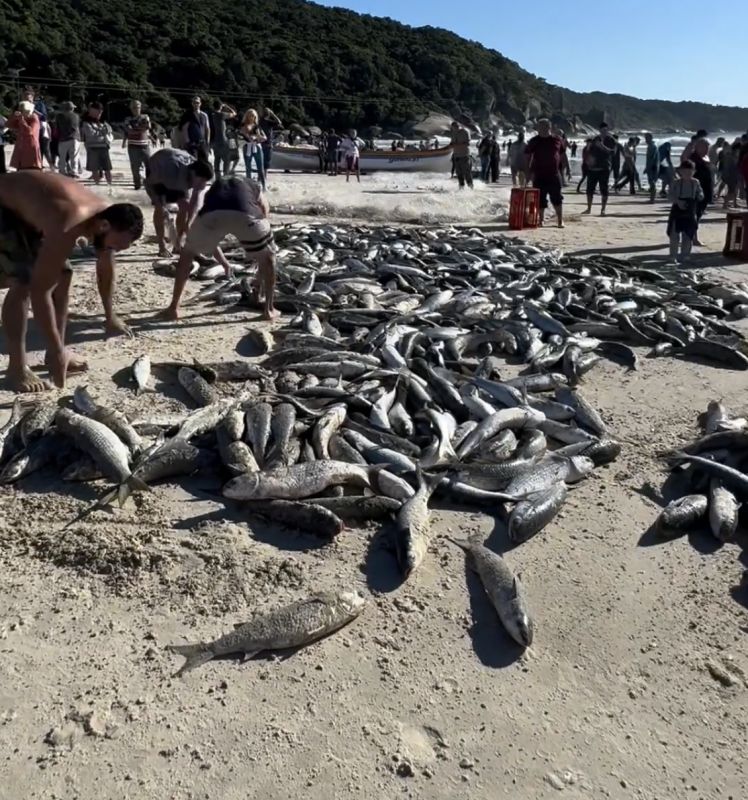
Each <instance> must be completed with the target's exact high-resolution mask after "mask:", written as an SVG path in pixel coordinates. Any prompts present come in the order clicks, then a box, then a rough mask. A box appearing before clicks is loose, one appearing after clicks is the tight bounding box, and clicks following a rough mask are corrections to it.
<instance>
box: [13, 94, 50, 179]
mask: <svg viewBox="0 0 748 800" xmlns="http://www.w3.org/2000/svg"><path fill="white" fill-rule="evenodd" d="M40 124H41V123H40V122H39V117H38V115H37V114H35V113H34V105H33V103H31V102H30V101H28V100H21V102H20V103H19V104H18V111H15V112H14V113H13V115H12V116H11V118H10V119H9V120H8V127H9V128H10V129H11V130H12V131H15V133H16V144H15V147H14V148H13V155H12V156H11V157H10V166H11V167H12V168H14V169H18V170H22V169H41V168H42V155H41V151H40V149H39V126H40Z"/></svg>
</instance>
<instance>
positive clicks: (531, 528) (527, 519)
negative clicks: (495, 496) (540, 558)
mask: <svg viewBox="0 0 748 800" xmlns="http://www.w3.org/2000/svg"><path fill="white" fill-rule="evenodd" d="M568 491H569V490H568V489H567V488H566V484H565V483H563V482H559V483H554V484H553V485H552V486H550V487H549V488H548V489H543V490H542V491H540V492H535V493H533V494H530V495H528V496H527V497H526V498H525V499H524V500H520V502H519V503H517V505H516V506H515V507H514V508H513V509H512V513H511V514H510V515H509V522H508V523H507V528H508V533H509V538H510V539H511V540H512V541H513V542H526V541H527V540H528V539H530V538H531V537H532V536H535V534H536V533H540V531H542V530H543V528H545V526H546V525H548V523H549V522H550V521H551V520H552V519H553V518H554V517H555V516H556V514H558V512H559V511H560V510H561V506H562V505H563V504H564V501H565V500H566V496H567V494H568Z"/></svg>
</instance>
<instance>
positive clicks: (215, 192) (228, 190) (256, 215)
mask: <svg viewBox="0 0 748 800" xmlns="http://www.w3.org/2000/svg"><path fill="white" fill-rule="evenodd" d="M269 211H270V206H269V204H268V201H267V198H266V197H265V195H264V194H263V192H262V188H261V186H260V184H259V183H257V182H256V181H252V180H246V181H243V180H240V179H239V178H220V179H219V180H217V181H216V182H215V183H214V184H213V185H212V186H211V187H210V189H208V191H207V192H206V194H205V198H204V200H203V206H202V208H201V209H200V212H199V213H198V215H197V218H196V219H195V221H194V223H193V224H192V226H191V227H190V229H189V232H188V233H187V239H186V241H185V243H184V247H183V248H182V253H181V255H180V257H179V262H178V264H177V274H176V276H175V278H174V294H173V296H172V301H171V305H170V306H169V307H168V308H166V309H165V310H164V311H162V312H161V313H160V314H159V315H158V316H159V317H160V318H161V319H168V320H176V319H179V302H180V300H181V299H182V293H183V292H184V287H185V285H186V283H187V279H188V278H189V275H190V267H191V266H192V261H193V259H194V258H195V256H196V255H199V254H203V255H208V254H209V253H214V254H215V257H216V259H217V260H218V261H219V262H220V263H222V264H223V265H224V269H226V270H227V275H228V274H229V273H230V265H229V264H228V262H227V261H226V259H225V257H224V255H223V252H222V251H221V248H220V244H221V241H222V240H223V239H224V237H226V236H228V235H229V234H231V235H232V236H234V237H236V238H237V239H238V240H239V244H240V245H241V246H242V247H243V248H244V250H245V251H246V252H247V253H248V254H249V255H251V256H252V258H254V260H255V261H256V262H257V275H258V281H257V283H258V287H257V295H256V299H257V301H258V302H259V301H260V300H262V304H263V318H264V319H266V320H273V319H276V318H277V317H278V312H277V311H276V310H275V307H274V305H273V297H274V294H275V251H276V247H275V243H274V241H273V231H272V228H271V227H270V222H269V221H268V214H269Z"/></svg>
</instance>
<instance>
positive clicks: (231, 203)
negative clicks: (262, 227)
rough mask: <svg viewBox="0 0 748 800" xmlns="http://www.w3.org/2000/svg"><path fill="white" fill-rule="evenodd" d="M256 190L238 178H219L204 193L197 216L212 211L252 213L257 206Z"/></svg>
mask: <svg viewBox="0 0 748 800" xmlns="http://www.w3.org/2000/svg"><path fill="white" fill-rule="evenodd" d="M257 195H258V190H257V188H256V187H254V186H251V185H249V184H247V183H246V182H245V181H243V180H241V179H240V178H234V177H231V178H221V179H220V180H217V181H215V182H214V183H213V185H212V186H211V187H210V189H208V191H207V192H206V193H205V198H204V199H203V207H202V208H201V209H200V213H199V214H198V216H202V215H203V214H210V213H211V212H212V211H241V212H242V213H243V214H252V212H253V211H254V210H255V209H256V208H257V201H258V197H257Z"/></svg>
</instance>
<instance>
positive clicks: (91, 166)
mask: <svg viewBox="0 0 748 800" xmlns="http://www.w3.org/2000/svg"><path fill="white" fill-rule="evenodd" d="M103 113H104V106H102V105H101V103H91V104H90V105H89V106H88V116H87V118H86V120H85V121H84V122H83V124H82V125H81V136H82V137H83V144H84V145H85V146H86V169H87V170H88V171H89V172H90V173H91V178H92V179H93V182H94V183H95V184H97V185H98V184H99V182H100V181H101V176H102V174H103V175H104V177H105V178H106V182H107V184H108V185H109V193H110V194H111V192H112V159H111V157H110V155H109V149H110V147H111V146H112V142H113V141H114V134H113V133H112V128H111V125H109V123H108V122H104V121H103V120H102V119H101V115H102V114H103Z"/></svg>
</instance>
